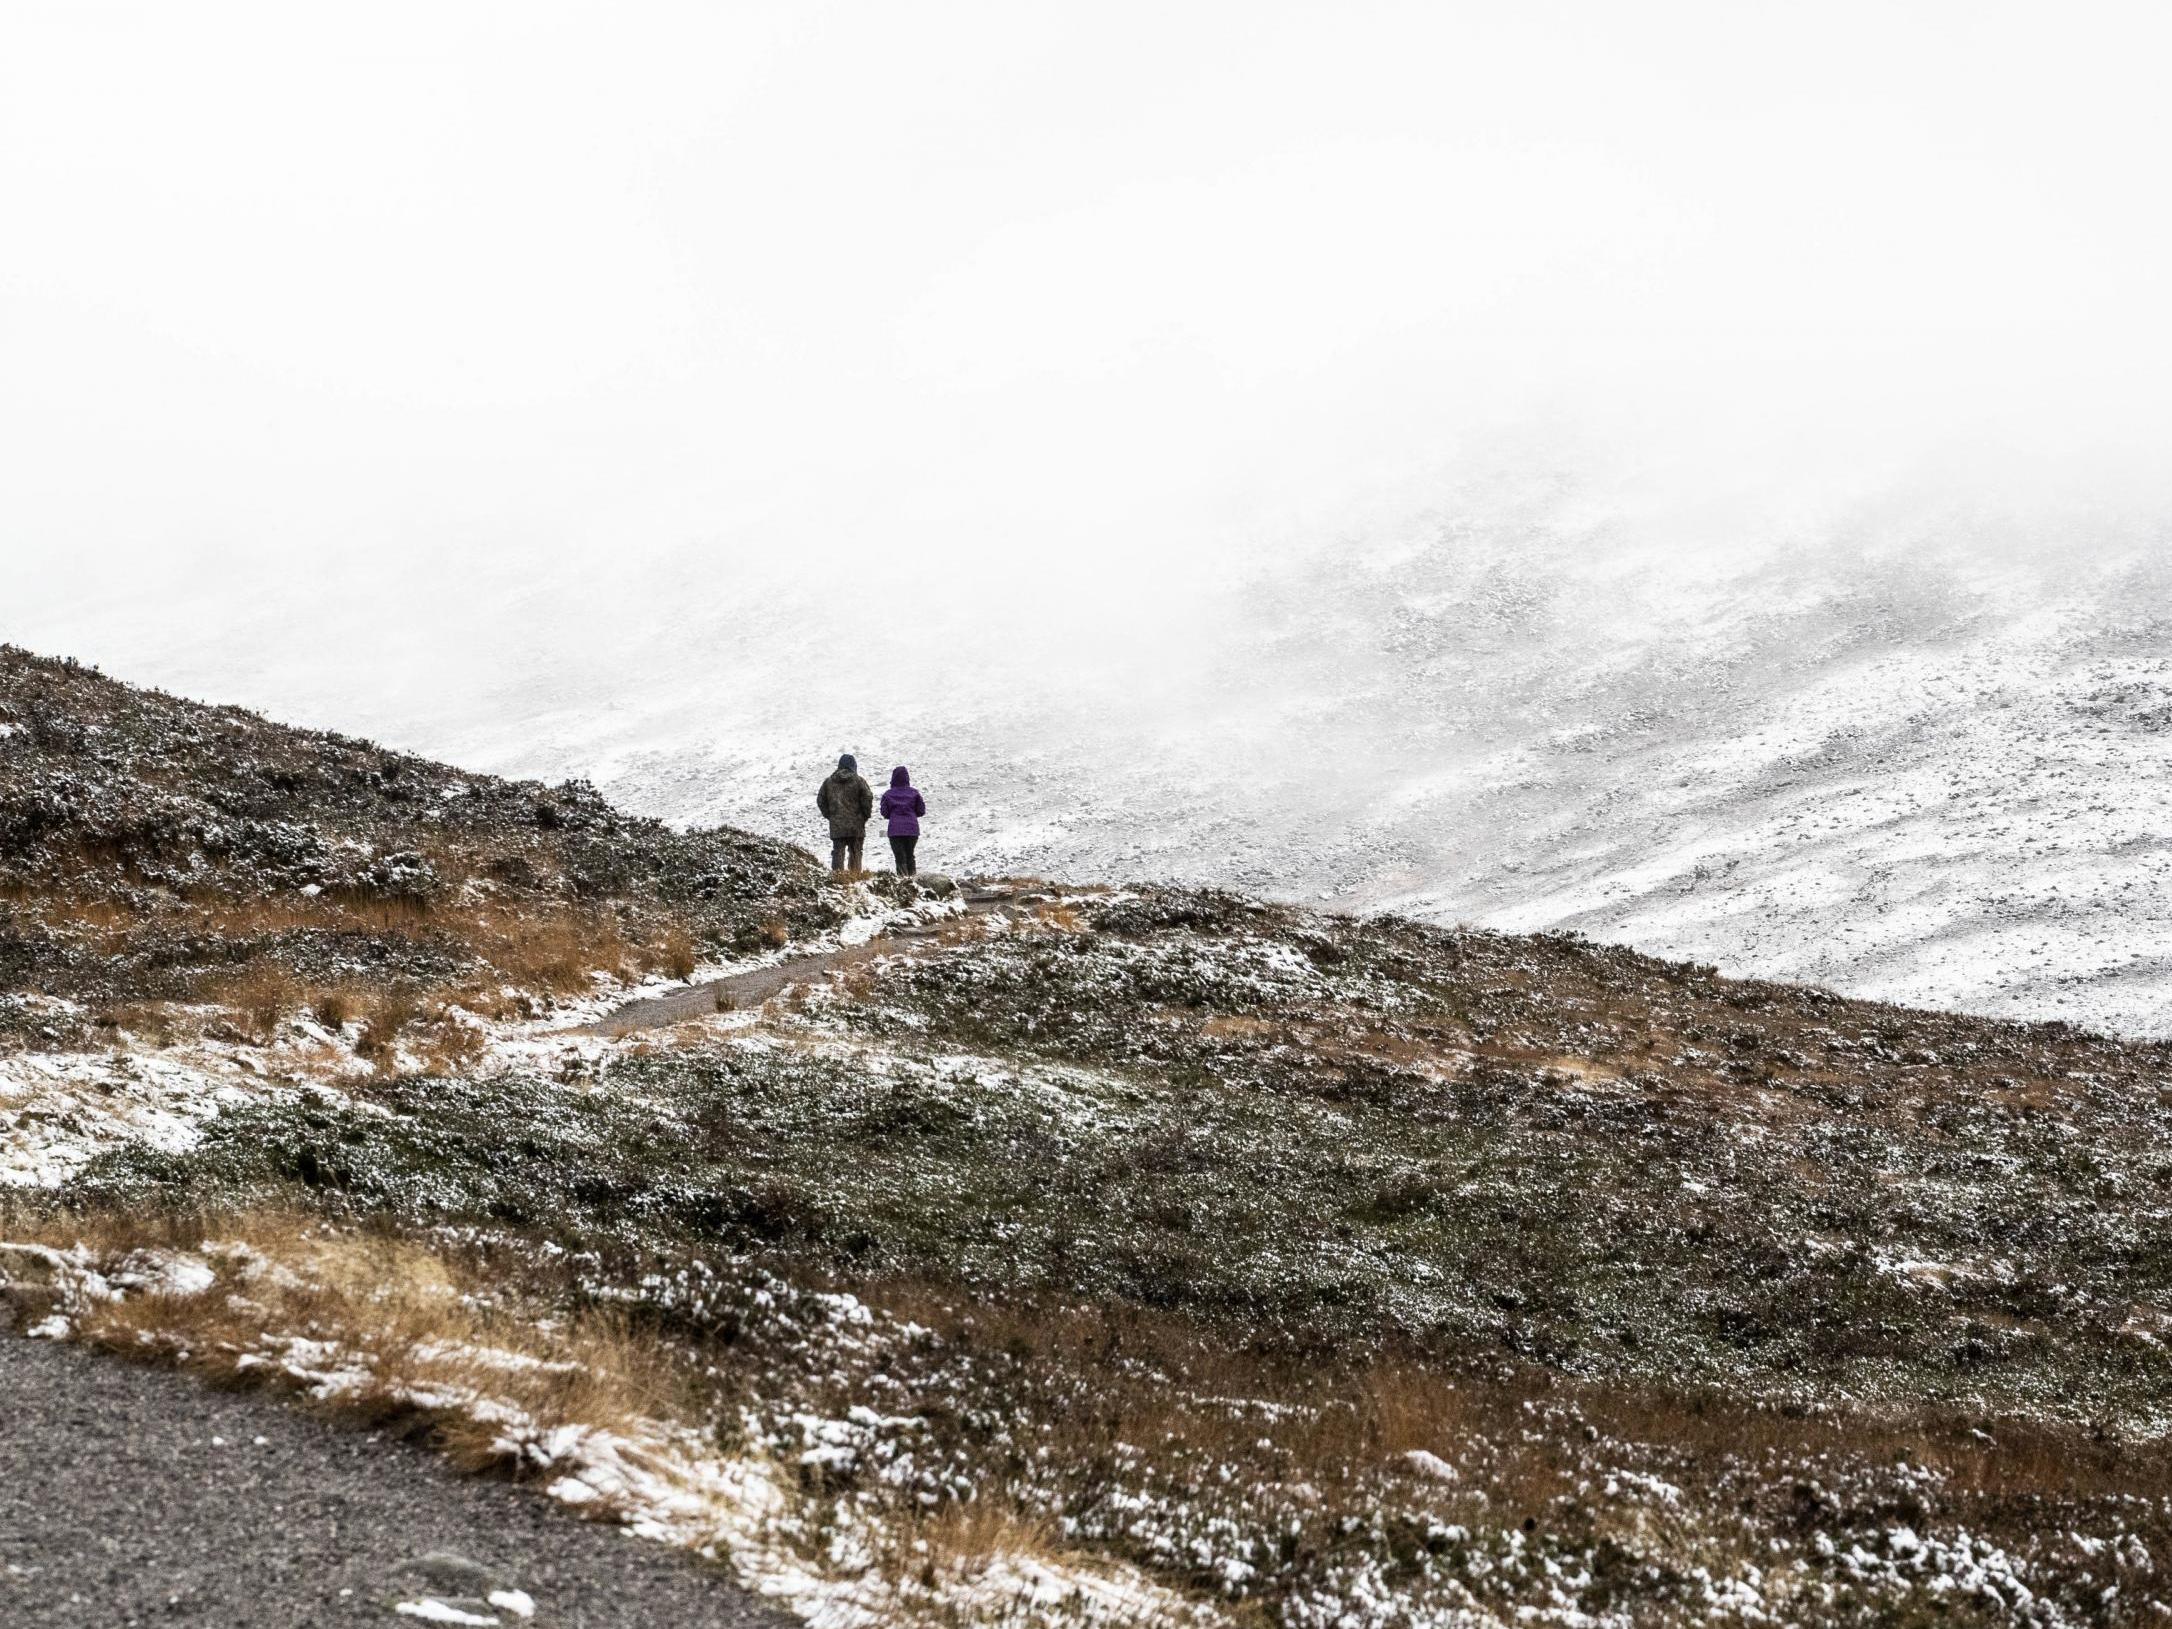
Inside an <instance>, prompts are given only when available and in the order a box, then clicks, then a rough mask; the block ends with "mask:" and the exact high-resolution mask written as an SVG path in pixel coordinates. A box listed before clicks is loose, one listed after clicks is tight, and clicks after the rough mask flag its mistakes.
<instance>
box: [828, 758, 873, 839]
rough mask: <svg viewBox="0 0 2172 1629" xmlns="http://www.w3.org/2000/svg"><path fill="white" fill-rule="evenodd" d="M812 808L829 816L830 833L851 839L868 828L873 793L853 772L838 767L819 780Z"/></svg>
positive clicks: (871, 815)
mask: <svg viewBox="0 0 2172 1629" xmlns="http://www.w3.org/2000/svg"><path fill="white" fill-rule="evenodd" d="M815 807H816V808H817V809H820V810H821V811H822V813H823V814H824V815H825V816H827V817H828V819H829V823H830V836H832V837H834V838H840V839H850V838H854V837H858V836H859V835H861V833H863V832H865V831H866V830H867V822H868V821H869V819H871V818H872V817H873V815H874V813H875V794H874V791H873V790H872V789H871V788H870V787H869V786H868V784H867V782H866V781H865V780H863V779H862V778H861V777H860V776H859V774H857V773H856V772H855V771H852V770H849V769H840V770H837V771H835V772H834V773H832V774H831V776H830V778H829V779H828V780H826V781H824V782H823V783H822V790H821V791H819V792H817V793H816V794H815Z"/></svg>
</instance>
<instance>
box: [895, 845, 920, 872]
mask: <svg viewBox="0 0 2172 1629" xmlns="http://www.w3.org/2000/svg"><path fill="white" fill-rule="evenodd" d="M919 841H920V839H919V838H917V837H893V838H891V839H890V852H891V853H892V854H894V855H896V856H897V874H898V875H899V876H901V877H910V876H916V875H918V874H919V871H920V867H919V866H918V865H916V864H914V863H913V845H914V844H915V843H917V842H919Z"/></svg>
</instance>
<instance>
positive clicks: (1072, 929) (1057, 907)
mask: <svg viewBox="0 0 2172 1629" xmlns="http://www.w3.org/2000/svg"><path fill="white" fill-rule="evenodd" d="M1033 919H1034V921H1035V922H1036V923H1037V924H1038V925H1040V926H1041V927H1044V928H1052V929H1054V930H1055V931H1056V932H1058V933H1084V932H1085V931H1086V919H1085V918H1084V917H1082V916H1081V915H1079V913H1078V909H1077V907H1076V906H1072V905H1066V904H1063V903H1061V902H1060V901H1055V900H1050V901H1048V902H1047V903H1045V904H1040V905H1036V906H1035V907H1034V908H1033Z"/></svg>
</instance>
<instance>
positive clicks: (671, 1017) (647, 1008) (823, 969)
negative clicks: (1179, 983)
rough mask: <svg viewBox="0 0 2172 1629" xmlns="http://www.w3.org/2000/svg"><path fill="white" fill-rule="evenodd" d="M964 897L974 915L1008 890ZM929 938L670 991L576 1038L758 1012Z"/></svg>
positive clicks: (850, 949)
mask: <svg viewBox="0 0 2172 1629" xmlns="http://www.w3.org/2000/svg"><path fill="white" fill-rule="evenodd" d="M964 891H965V908H966V910H967V911H968V912H969V913H971V914H975V915H978V914H980V913H982V912H986V911H992V910H994V909H996V908H997V907H998V906H1000V905H1004V904H1007V903H1009V902H1010V901H1011V900H1012V899H1013V897H1014V895H1013V894H1012V893H1011V891H1010V890H1008V889H1003V888H992V887H984V886H978V885H973V884H967V885H965V890H964ZM932 933H933V930H932V929H919V930H913V929H907V930H904V931H902V932H897V933H889V934H883V935H881V936H879V937H877V938H873V939H870V940H868V941H867V942H866V943H865V944H860V945H847V946H845V947H844V948H842V949H839V950H826V951H820V952H818V953H816V954H814V955H811V956H793V957H788V958H786V959H785V960H784V961H781V962H776V963H773V964H772V965H770V966H768V967H757V968H753V969H751V970H750V971H748V972H745V973H733V974H730V975H729V976H727V977H725V978H720V979H707V980H704V981H703V982H702V983H699V984H690V985H688V986H687V987H686V988H685V989H683V990H674V991H672V992H671V993H670V994H669V995H660V996H649V997H647V998H645V999H643V1000H640V1001H629V1002H627V1003H626V1005H625V1006H623V1007H620V1008H618V1009H617V1010H616V1011H614V1012H611V1013H607V1014H605V1015H604V1016H603V1017H602V1018H599V1019H597V1020H596V1021H595V1022H594V1023H593V1024H586V1025H583V1026H582V1027H581V1028H580V1029H579V1030H578V1031H577V1032H576V1033H578V1034H582V1035H611V1036H617V1035H629V1034H632V1033H633V1032H634V1031H635V1030H642V1029H665V1028H668V1027H669V1026H671V1025H673V1024H683V1023H685V1022H686V1020H688V1019H689V1018H700V1017H703V1016H704V1015H706V1014H709V1013H713V1012H728V1011H730V1010H731V1009H733V1008H736V1007H756V1006H760V1005H761V1004H762V1003H763V1002H764V1001H767V1000H768V999H769V998H770V997H771V996H773V995H776V994H777V993H778V992H779V991H781V990H784V989H785V988H787V987H788V986H790V985H793V984H803V983H805V982H806V981H808V980H809V979H814V978H819V977H821V975H823V974H824V973H827V972H829V971H830V970H832V969H833V968H838V967H849V966H851V965H852V964H853V963H855V962H862V961H866V960H868V959H869V958H870V957H874V956H886V955H894V954H896V953H897V952H899V951H901V950H909V949H911V948H912V947H913V946H914V945H916V944H919V943H920V942H922V941H923V940H925V939H927V938H929V937H931V936H932Z"/></svg>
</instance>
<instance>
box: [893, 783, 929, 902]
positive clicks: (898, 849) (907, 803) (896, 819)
mask: <svg viewBox="0 0 2172 1629" xmlns="http://www.w3.org/2000/svg"><path fill="white" fill-rule="evenodd" d="M927 812H928V806H927V804H926V803H925V802H923V801H922V800H921V797H920V793H919V791H918V790H917V789H916V788H915V787H914V786H913V778H912V777H911V776H910V775H908V774H906V773H905V766H904V765H903V764H899V765H898V766H897V768H895V769H893V770H891V771H890V789H889V790H888V791H886V792H884V793H883V795H882V817H883V819H885V820H887V821H889V822H890V828H889V829H890V852H891V853H892V854H894V855H896V856H897V874H898V875H899V876H901V877H911V876H917V875H918V874H919V871H920V867H919V866H918V865H917V864H916V863H915V862H914V860H913V845H914V844H916V843H918V842H919V841H920V817H921V816H922V815H924V814H926V813H927Z"/></svg>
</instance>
